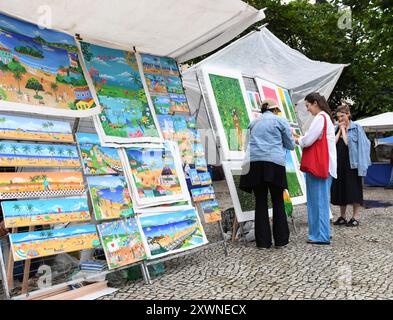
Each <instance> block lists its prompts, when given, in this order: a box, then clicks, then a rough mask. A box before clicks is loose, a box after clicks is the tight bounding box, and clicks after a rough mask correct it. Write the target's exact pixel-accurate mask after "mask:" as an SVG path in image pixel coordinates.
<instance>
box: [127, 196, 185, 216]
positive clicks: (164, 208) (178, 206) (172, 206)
mask: <svg viewBox="0 0 393 320" xmlns="http://www.w3.org/2000/svg"><path fill="white" fill-rule="evenodd" d="M190 208H192V205H191V198H190V199H189V200H187V201H179V202H173V203H164V204H160V205H159V206H154V207H148V208H136V209H135V211H136V212H137V213H138V214H158V213H163V212H172V211H174V210H176V211H178V210H186V209H190Z"/></svg>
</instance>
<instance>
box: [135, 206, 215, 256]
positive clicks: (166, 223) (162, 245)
mask: <svg viewBox="0 0 393 320" xmlns="http://www.w3.org/2000/svg"><path fill="white" fill-rule="evenodd" d="M139 223H140V225H141V227H142V237H143V240H144V242H145V244H146V249H147V252H148V256H149V257H150V258H158V257H161V256H165V255H168V254H171V253H176V252H180V251H185V250H189V249H192V248H196V247H198V246H201V245H204V244H206V243H207V242H208V241H207V239H206V235H205V232H204V230H203V227H202V224H201V222H200V220H199V217H198V213H197V212H196V210H195V209H194V208H192V209H188V210H181V211H173V212H168V213H162V214H156V215H142V216H141V217H140V218H139Z"/></svg>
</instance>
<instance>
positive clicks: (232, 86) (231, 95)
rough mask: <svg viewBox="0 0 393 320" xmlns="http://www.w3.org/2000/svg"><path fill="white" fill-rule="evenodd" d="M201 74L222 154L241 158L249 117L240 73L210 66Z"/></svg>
mask: <svg viewBox="0 0 393 320" xmlns="http://www.w3.org/2000/svg"><path fill="white" fill-rule="evenodd" d="M203 75H204V82H205V85H206V89H207V93H208V97H207V98H208V101H209V102H210V109H211V110H210V111H211V112H212V115H213V118H214V122H215V125H216V128H217V129H216V130H217V132H216V133H217V136H218V137H219V139H220V141H221V147H222V153H223V154H222V156H223V158H224V159H232V160H241V159H243V158H244V151H245V147H246V146H245V138H246V133H247V127H248V125H249V124H250V121H251V119H252V114H251V107H250V106H249V100H248V97H247V93H246V89H245V86H244V83H243V79H242V75H241V74H240V73H236V72H226V71H220V70H211V69H205V70H203Z"/></svg>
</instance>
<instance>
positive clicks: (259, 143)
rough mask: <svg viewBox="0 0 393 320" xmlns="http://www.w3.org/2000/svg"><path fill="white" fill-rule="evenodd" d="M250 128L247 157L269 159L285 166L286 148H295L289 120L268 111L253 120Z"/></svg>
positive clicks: (257, 159) (253, 159) (259, 159)
mask: <svg viewBox="0 0 393 320" xmlns="http://www.w3.org/2000/svg"><path fill="white" fill-rule="evenodd" d="M248 129H249V132H248V134H249V139H248V141H249V143H248V146H247V152H246V157H247V156H249V157H250V162H253V161H268V162H273V163H276V164H278V165H281V166H285V156H286V149H289V150H293V149H294V148H295V141H294V140H293V138H292V134H291V129H290V126H289V122H288V121H287V120H286V119H285V118H283V117H279V116H277V115H275V114H273V113H272V112H270V111H266V112H264V113H263V114H262V115H260V116H259V117H258V118H257V119H255V120H253V121H252V122H251V123H250V125H249V126H248Z"/></svg>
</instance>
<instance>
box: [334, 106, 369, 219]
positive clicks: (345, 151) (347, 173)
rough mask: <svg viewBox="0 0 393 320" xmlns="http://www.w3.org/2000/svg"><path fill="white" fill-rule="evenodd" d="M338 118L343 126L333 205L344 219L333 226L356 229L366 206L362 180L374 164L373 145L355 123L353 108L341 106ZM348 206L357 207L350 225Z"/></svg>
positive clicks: (338, 131)
mask: <svg viewBox="0 0 393 320" xmlns="http://www.w3.org/2000/svg"><path fill="white" fill-rule="evenodd" d="M336 115H337V118H338V122H339V126H338V128H337V129H336V148H337V179H335V180H333V183H332V187H331V203H332V204H334V205H338V206H340V213H341V215H340V217H339V218H338V219H337V220H336V221H335V222H334V223H333V224H334V225H339V226H342V225H345V226H347V227H356V226H358V225H359V219H360V207H361V206H362V205H363V186H362V177H363V176H365V175H366V173H367V168H368V166H369V164H370V163H371V161H370V141H369V140H368V139H367V137H366V134H365V133H364V130H363V128H362V127H361V126H360V125H358V124H356V123H354V122H353V121H352V120H351V112H350V108H349V106H347V105H342V106H339V107H338V108H337V110H336ZM347 205H352V206H353V215H352V218H351V219H350V220H349V221H347V219H346V211H347Z"/></svg>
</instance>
